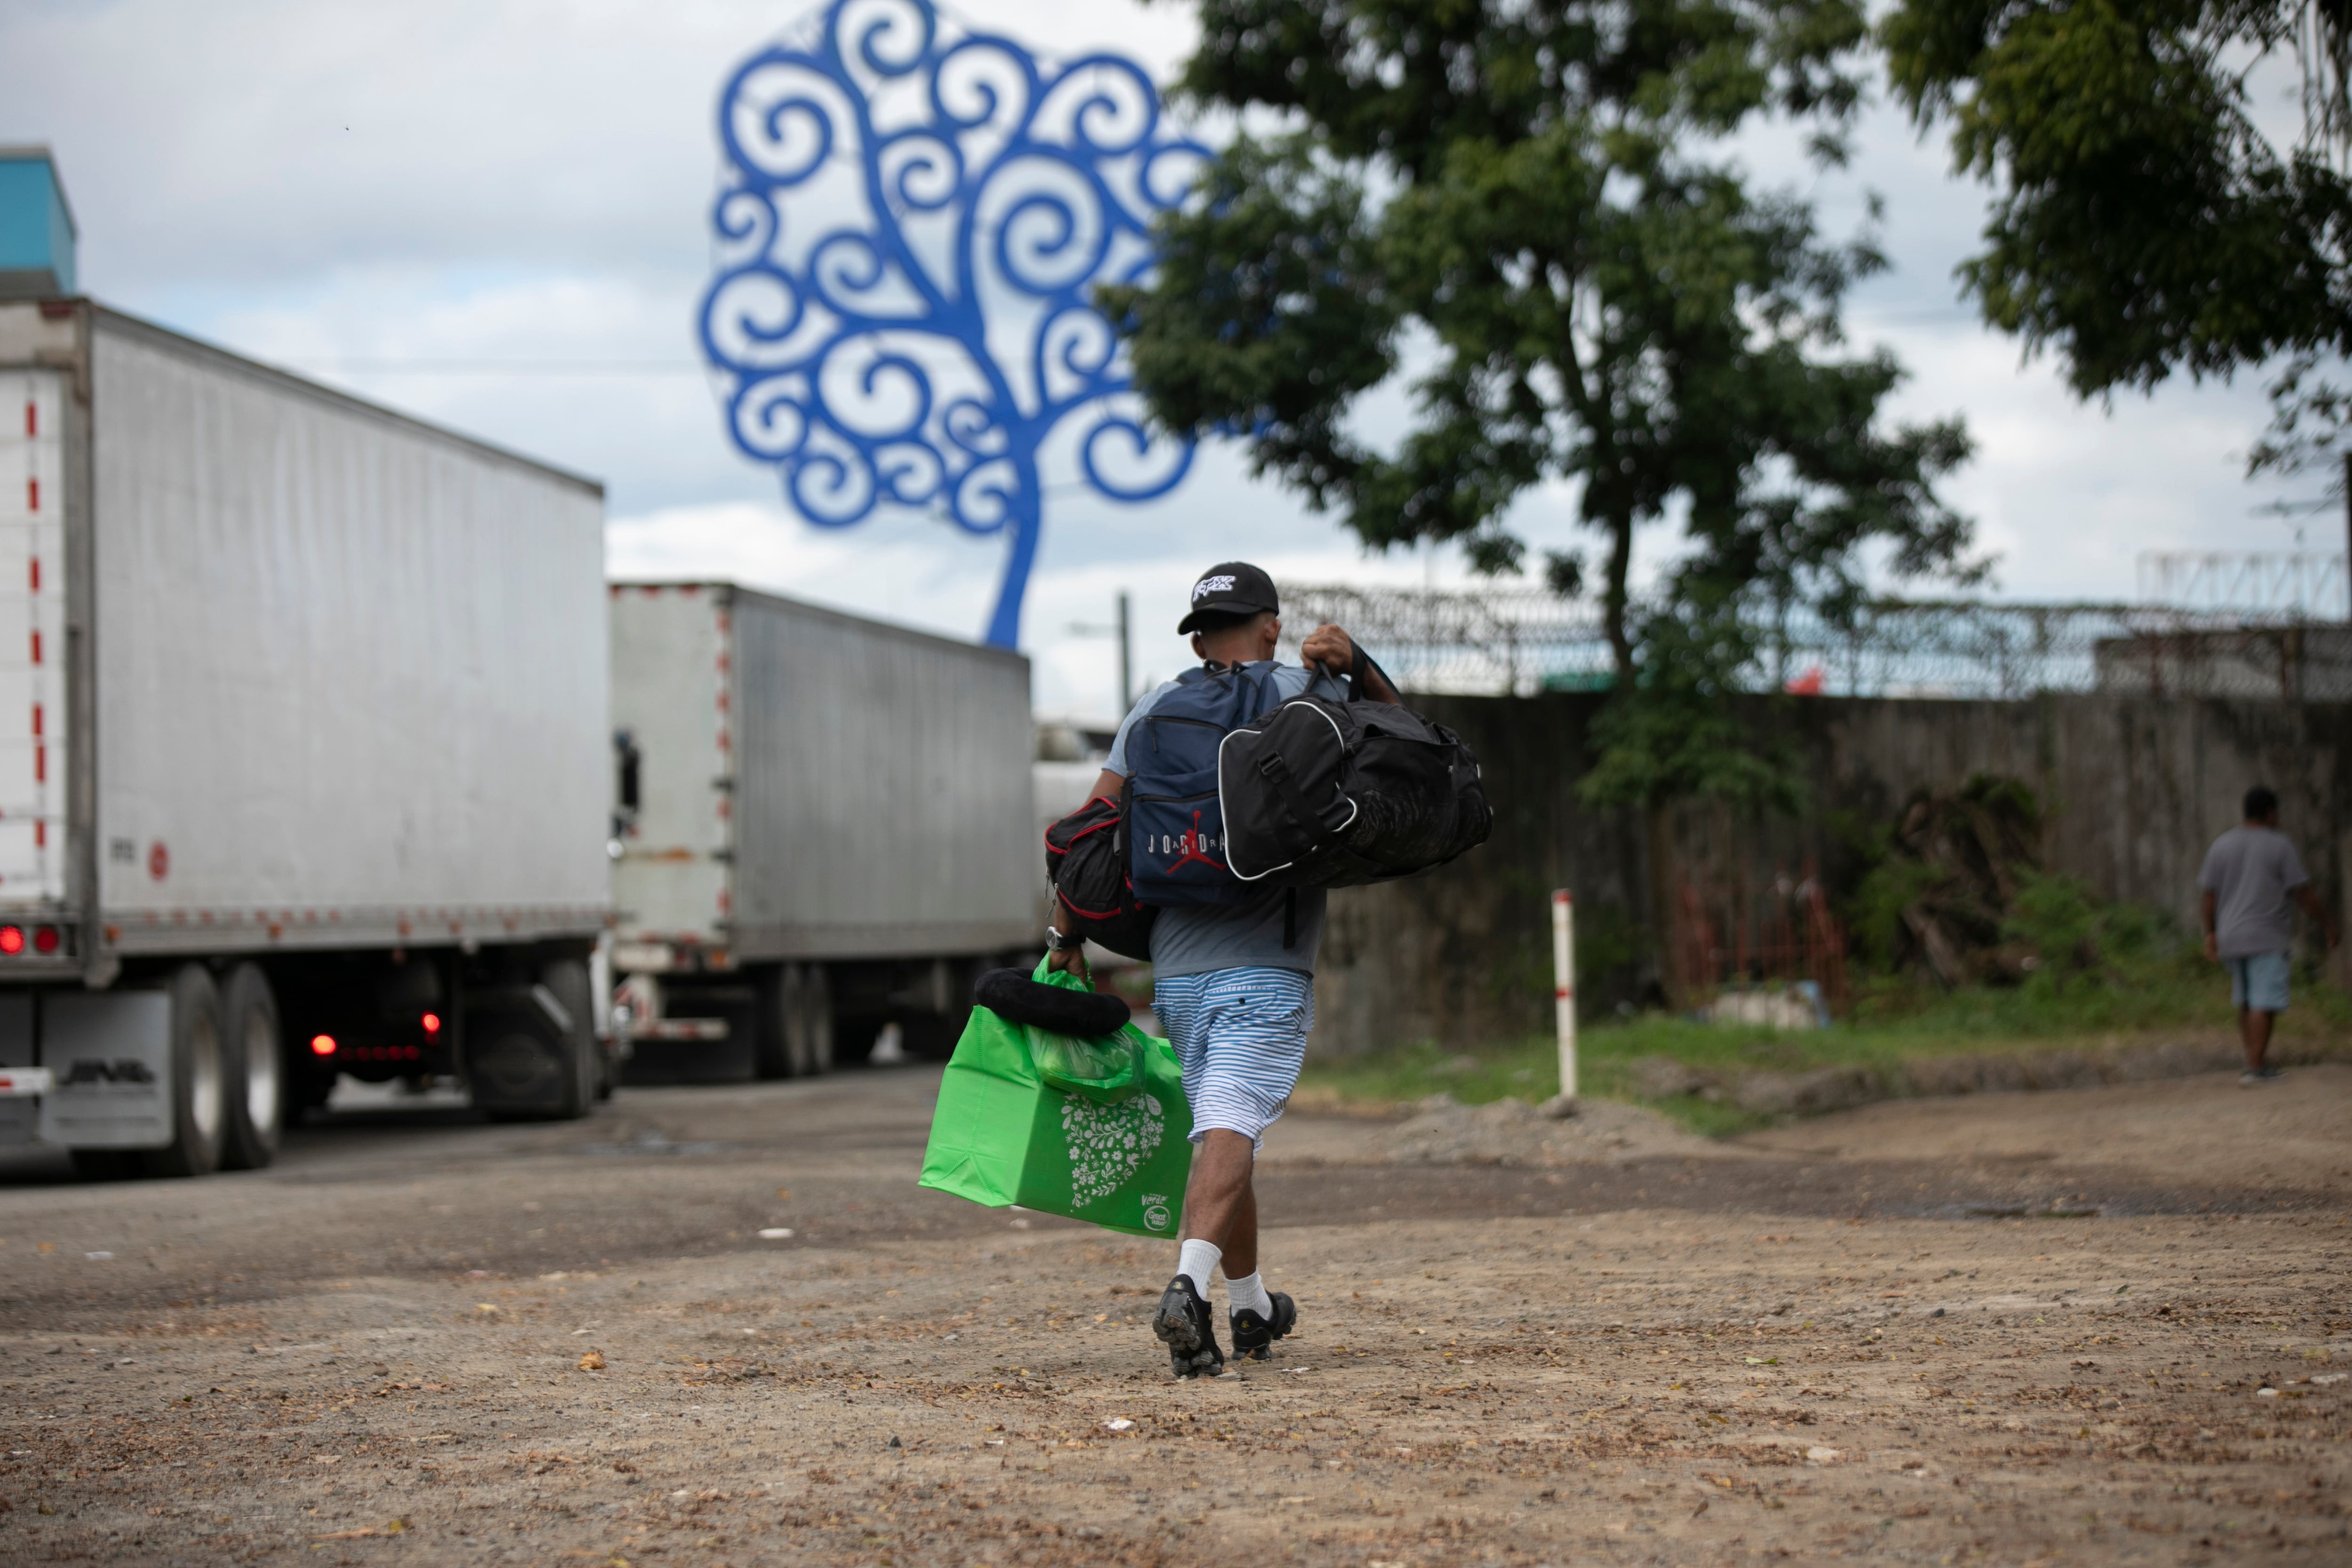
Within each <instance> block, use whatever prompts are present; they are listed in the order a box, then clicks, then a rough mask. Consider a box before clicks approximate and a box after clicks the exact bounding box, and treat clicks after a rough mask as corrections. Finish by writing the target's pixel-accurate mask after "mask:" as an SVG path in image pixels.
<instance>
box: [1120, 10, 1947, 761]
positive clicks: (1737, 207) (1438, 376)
mask: <svg viewBox="0 0 2352 1568" xmlns="http://www.w3.org/2000/svg"><path fill="white" fill-rule="evenodd" d="M1199 10H1200V18H1201V44H1200V47H1199V49H1198V51H1197V52H1196V53H1195V54H1194V55H1193V56H1192V58H1191V60H1190V61H1189V62H1188V63H1187V64H1186V66H1185V67H1184V69H1183V72H1182V76H1181V79H1180V81H1179V83H1178V89H1179V92H1180V93H1181V95H1182V96H1184V97H1187V98H1189V99H1190V100H1192V102H1193V103H1195V104H1197V105H1201V106H1205V107H1208V108H1211V109H1214V110H1227V111H1232V112H1234V114H1236V115H1237V116H1238V117H1239V120H1240V123H1241V124H1243V125H1244V127H1255V128H1258V130H1257V132H1255V133H1247V134H1242V135H1239V136H1237V137H1236V138H1235V139H1234V142H1232V144H1231V146H1230V147H1229V148H1228V149H1227V150H1226V151H1225V152H1224V153H1223V154H1222V155H1221V156H1220V157H1219V158H1218V159H1217V161H1216V162H1215V163H1214V164H1213V166H1212V168H1211V169H1210V170H1209V172H1208V174H1207V177H1206V179H1205V180H1204V181H1203V183H1202V189H1201V193H1200V196H1199V199H1198V200H1196V201H1195V202H1193V203H1192V205H1189V206H1187V207H1186V208H1185V209H1183V210H1182V211H1181V212H1179V213H1176V214H1172V215H1170V216H1168V217H1167V218H1166V219H1164V220H1163V222H1162V223H1161V226H1160V233H1159V244H1160V265H1159V268H1158V270H1157V272H1156V274H1155V275H1154V278H1153V279H1152V280H1151V282H1150V284H1149V285H1147V286H1144V287H1140V288H1129V289H1110V290H1107V291H1106V298H1105V304H1106V305H1107V307H1108V309H1109V310H1110V312H1111V314H1112V315H1113V317H1114V319H1115V320H1118V321H1120V322H1121V330H1122V331H1123V332H1124V333H1125V334H1126V335H1127V337H1128V338H1129V346H1130V350H1131V353H1132V354H1133V360H1134V365H1135V371H1136V378H1137V381H1138V384H1139V386H1140V387H1141V388H1142V390H1143V393H1144V395H1145V396H1146V397H1147V398H1148V400H1149V402H1150V406H1151V409H1152V412H1153V414H1154V416H1156V417H1157V418H1158V419H1159V420H1160V422H1161V423H1162V424H1164V425H1166V426H1171V427H1172V428H1174V429H1176V430H1179V431H1182V432H1186V433H1189V434H1192V435H1194V436H1196V437H1205V436H1209V435H1212V434H1216V433H1226V434H1231V435H1233V436H1234V437H1237V438H1238V439H1239V440H1241V441H1242V442H1243V443H1244V445H1245V447H1247V449H1248V452H1249V455H1250V458H1251V460H1252V462H1253V464H1254V465H1255V469H1256V471H1257V472H1259V473H1270V474H1273V475H1276V476H1277V477H1278V478H1280V479H1282V480H1283V481H1285V482H1286V483H1287V484H1289V485H1291V486H1293V487H1295V488H1296V489H1297V490H1298V491H1299V492H1300V493H1302V494H1303V495H1304V496H1305V497H1306V499H1307V500H1308V502H1309V503H1310V504H1311V505H1313V506H1314V507H1316V508H1318V509H1328V510H1334V511H1336V512H1338V513H1339V515H1340V516H1341V517H1342V518H1343V519H1344V521H1346V523H1347V524H1348V526H1349V528H1351V529H1352V530H1353V531H1355V532H1356V533H1357V534H1358V535H1359V536H1360V538H1361V539H1363V540H1364V541H1365V542H1367V543H1370V544H1372V545H1376V546H1381V547H1386V546H1391V545H1397V544H1411V543H1413V542H1419V541H1423V540H1438V541H1459V542H1462V544H1463V545H1464V546H1465V549H1466V551H1467V552H1468V554H1469V556H1470V559H1471V560H1472V562H1473V563H1475V565H1476V566H1478V567H1479V568H1481V569H1482V570H1486V571H1490V572H1502V571H1516V570H1520V569H1522V568H1523V564H1524V563H1523V556H1524V553H1525V550H1524V544H1523V542H1522V541H1521V540H1520V539H1518V538H1517V536H1516V535H1515V534H1514V533H1513V532H1512V531H1511V530H1510V528H1509V525H1508V521H1507V514H1508V512H1509V510H1510V509H1511V508H1512V506H1513V503H1514V502H1515V501H1516V500H1518V499H1519V498H1520V497H1521V495H1522V492H1524V491H1526V490H1527V489H1529V488H1530V487H1531V486H1535V485H1538V484H1540V483H1543V482H1546V481H1548V480H1549V481H1566V482H1567V483H1568V484H1569V485H1570V486H1572V487H1573V489H1574V491H1575V494H1576V498H1577V499H1576V500H1575V502H1574V505H1575V506H1576V508H1577V515H1578V517H1579V519H1580V521H1582V522H1584V523H1585V524H1587V525H1589V526H1590V527H1591V529H1592V530H1593V531H1596V532H1597V533H1598V535H1599V543H1600V546H1601V548H1600V552H1599V559H1598V562H1597V563H1596V565H1597V572H1596V573H1595V574H1594V575H1597V577H1598V582H1597V584H1594V585H1595V586H1597V588H1598V592H1599V595H1600V599H1601V606H1602V611H1603V619H1604V622H1605V625H1606V628H1607V634H1608V637H1609V641H1610V644H1611V646H1612V650H1613V655H1614V660H1615V666H1616V674H1617V680H1616V691H1617V698H1616V700H1615V701H1614V702H1613V703H1612V716H1611V719H1610V721H1609V722H1610V724H1611V726H1612V729H1611V730H1610V731H1609V733H1608V735H1607V736H1606V737H1605V740H1606V742H1607V746H1608V754H1607V758H1606V760H1605V761H1604V763H1603V768H1602V771H1601V773H1600V774H1599V775H1597V777H1596V789H1597V790H1598V792H1599V793H1600V794H1601V795H1603V796H1605V797H1606V798H1609V799H1612V800H1618V801H1625V802H1639V803H1642V804H1645V805H1657V804H1658V803H1660V802H1663V801H1664V800H1666V799H1670V798H1673V797H1675V796H1677V795H1685V794H1691V793H1712V794H1729V795H1743V796H1746V797H1748V798H1751V799H1752V798H1757V797H1758V796H1759V795H1771V794H1772V793H1774V792H1775V791H1776V790H1778V789H1780V788H1781V787H1782V785H1784V784H1785V778H1782V777H1780V775H1778V774H1777V773H1776V771H1775V769H1774V768H1773V767H1772V766H1771V765H1769V764H1770V758H1769V756H1768V755H1765V754H1763V753H1760V752H1758V751H1757V750H1756V749H1755V748H1753V747H1750V746H1747V745H1745V744H1744V743H1743V742H1742V741H1741V738H1740V733H1739V731H1738V726H1736V725H1733V724H1731V722H1730V721H1729V720H1728V718H1727V716H1726V710H1725V703H1724V701H1723V699H1724V698H1725V697H1726V696H1727V695H1728V694H1729V693H1730V691H1731V690H1732V689H1735V688H1736V687H1737V686H1738V684H1739V682H1740V679H1742V677H1741V671H1742V670H1744V669H1748V668H1752V666H1751V661H1752V658H1753V656H1754V653H1755V647H1754V646H1753V643H1754V639H1753V634H1752V633H1751V632H1750V631H1749V630H1748V627H1749V626H1750V625H1751V624H1752V622H1753V621H1754V620H1755V618H1756V617H1755V616H1754V614H1753V612H1754V610H1755V609H1756V607H1757V606H1758V605H1759V603H1762V604H1770V605H1789V604H1791V603H1799V602H1802V603H1810V604H1813V605H1820V606H1822V607H1823V608H1826V609H1829V610H1831V611H1832V613H1834V612H1835V610H1836V609H1837V608H1839V607H1840V606H1842V605H1851V604H1853V602H1854V601H1855V600H1856V599H1858V597H1859V596H1860V595H1861V593H1862V591H1863V584H1862V572H1861V567H1860V564H1859V563H1860V560H1861V557H1862V553H1863V552H1864V547H1865V546H1869V545H1873V544H1875V545H1879V546H1882V547H1883V550H1884V554H1885V558H1886V559H1887V560H1888V561H1890V562H1891V563H1892V565H1893V566H1894V568H1895V570H1896V571H1897V572H1899V573H1905V574H1927V573H1934V572H1938V571H1945V570H1949V569H1952V568H1954V567H1955V566H1956V564H1957V563H1959V562H1960V561H1961V559H1962V557H1963V555H1964V552H1965V551H1966V548H1967V544H1968V540H1969V528H1968V525H1967V523H1966V522H1965V521H1963V520H1962V519H1960V518H1959V517H1958V516H1956V515H1954V514H1953V513H1952V512H1951V511H1950V510H1948V509H1947V508H1945V507H1944V506H1943V505H1941V504H1940V503H1939V502H1938V501H1937V499H1936V497H1935V495H1934V493H1933V485H1934V481H1935V480H1936V479H1937V477H1938V476H1940V475H1941V474H1942V473H1944V472H1945V471H1946V470H1948V469H1949V468H1951V467H1952V466H1953V465H1955V464H1957V463H1958V462H1959V461H1960V460H1961V459H1962V458H1964V457H1965V456H1966V455H1967V452H1968V441H1967V437H1966V436H1965V434H1964V433H1963V432H1962V430H1961V428H1960V427H1959V426H1958V424H1957V423H1940V424H1929V425H1924V426H1902V427H1896V428H1892V429H1889V428H1886V427H1885V424H1884V422H1883V421H1882V418H1881V405H1882V404H1883V403H1884V401H1885V398H1886V396H1887V395H1888V394H1889V393H1890V392H1892V391H1893V390H1894V389H1895V386H1896V385H1897V384H1899V383H1900V381H1901V380H1902V374H1903V373H1902V371H1901V369H1900V368H1899V367H1898V366H1897V364H1896V363H1895V361H1894V360H1893V358H1892V357H1891V356H1889V355H1887V354H1885V353H1851V352H1848V351H1847V349H1846V347H1845V345H1844V342H1843V335H1842V333H1841V331H1840V324H1839V305H1840V301H1841V300H1842V298H1843V295H1844V293H1845V291H1846V289H1848V288H1849V287H1850V286H1851V285H1852V284H1853V282H1854V281H1855V280H1856V279H1859V278H1862V277H1864V276H1866V275H1867V274H1869V273H1871V272H1873V271H1874V270H1876V269H1877V268H1880V267H1882V266H1883V265H1884V262H1883V260H1882V258H1880V256H1879V255H1878V253H1877V252H1876V250H1875V249H1874V248H1873V247H1872V246H1871V245H1869V244H1868V243H1866V242H1863V243H1854V244H1848V245H1842V246H1840V245H1831V244H1827V243H1824V242H1823V241H1822V238H1821V237H1820V235H1819V233H1818V231H1817V228H1816V226H1815V223H1814V219H1813V216H1812V214H1811V210H1810V209H1809V208H1808V207H1807V206H1806V205H1804V204H1802V203H1801V202H1799V201H1797V200H1795V199H1793V198H1790V197H1789V196H1786V195H1769V194H1759V193H1758V192H1757V191H1756V190H1754V189H1752V188H1751V187H1750V184H1749V183H1748V180H1747V179H1746V178H1745V177H1744V176H1743V174H1742V173H1741V172H1740V169H1739V167H1738V164H1737V163H1736V162H1735V161H1734V160H1733V158H1732V157H1731V155H1730V154H1729V153H1727V151H1726V148H1725V143H1724V138H1726V137H1727V136H1729V135H1731V134H1732V133H1733V132H1737V131H1738V130H1739V129H1741V128H1742V127H1743V126H1745V125H1748V123H1750V122H1751V121H1757V120H1759V119H1760V118H1763V117H1767V116H1784V117H1787V118H1789V119H1790V120H1792V121H1798V122H1800V123H1802V124H1804V125H1805V126H1807V127H1808V128H1809V129H1810V131H1811V133H1812V141H1813V146H1814V151H1815V152H1816V153H1817V154H1818V155H1819V156H1820V157H1821V158H1822V159H1825V160H1835V159H1837V158H1839V157H1841V156H1842V155H1843V143H1842V141H1841V136H1842V133H1843V130H1844V128H1845V126H1846V124H1847V123H1848V121H1849V119H1850V117H1851V114H1852V111H1853V108H1854V105H1855V103H1856V102H1857V100H1858V95H1859V91H1860V87H1859V83H1858V80H1857V79H1856V77H1855V75H1854V74H1853V66H1854V62H1855V61H1856V59H1857V58H1858V51H1859V50H1861V49H1862V48H1863V47H1864V44H1865V42H1866V35H1865V28H1864V21H1863V16H1862V12H1861V9H1860V7H1859V6H1857V5H1853V4H1850V3H1848V0H1585V3H1581V4H1560V3H1559V0H1200V4H1199ZM1409 343H1412V344H1427V345H1429V352H1428V353H1427V354H1426V361H1427V363H1425V364H1424V363H1423V358H1424V356H1423V351H1422V350H1421V349H1420V348H1418V347H1416V348H1414V349H1413V350H1412V353H1411V354H1410V357H1411V358H1412V360H1413V362H1414V365H1413V368H1414V370H1415V372H1416V379H1415V381H1414V383H1413V399H1414V416H1413V420H1412V428H1411V430H1410V432H1409V433H1408V434H1407V435H1406V436H1405V437H1404V438H1403V439H1402V442H1401V443H1399V444H1397V445H1396V446H1395V447H1394V448H1393V449H1392V450H1381V449H1376V448H1374V447H1372V446H1371V445H1370V444H1369V443H1367V442H1365V441H1364V440H1362V439H1360V437H1358V436H1357V435H1356V434H1355V433H1354V432H1353V430H1352V428H1351V425H1350V419H1349V416H1350V414H1351V411H1352V410H1353V409H1354V407H1355V405H1356V404H1357V402H1358V400H1359V399H1360V398H1361V397H1362V396H1363V395H1364V394H1366V393H1367V392H1369V391H1370V390H1371V389H1372V388H1374V387H1376V386H1378V385H1380V384H1381V383H1383V382H1385V381H1387V380H1389V378H1390V377H1391V376H1392V375H1395V374H1398V373H1399V371H1400V367H1401V366H1402V365H1403V364H1404V363H1405V362H1406V360H1407V358H1408V357H1409V354H1408V349H1407V345H1408V344H1409ZM1669 519H1673V520H1676V521H1679V522H1680V524H1681V527H1682V529H1683V531H1684V533H1685V544H1686V547H1687V548H1686V550H1685V553H1684V554H1683V556H1682V558H1681V562H1680V564H1679V565H1678V566H1677V567H1676V568H1675V572H1674V573H1673V574H1672V575H1671V578H1670V580H1669V582H1668V584H1667V592H1666V593H1665V595H1664V600H1663V602H1662V603H1661V604H1660V605H1659V606H1658V607H1657V608H1656V610H1655V612H1654V613H1653V614H1648V615H1644V614H1642V613H1640V612H1639V611H1638V610H1637V607H1636V606H1635V605H1634V604H1633V600H1632V596H1631V595H1630V594H1629V592H1628V583H1629V575H1630V572H1631V568H1632V565H1633V551H1634V544H1635V539H1636V535H1637V533H1638V532H1640V531H1642V530H1643V528H1644V527H1646V526H1648V525H1651V524H1654V523H1658V522H1660V521H1665V520H1669ZM1547 570H1548V574H1549V577H1550V579H1551V581H1552V583H1553V584H1554V585H1555V586H1556V587H1559V588H1560V589H1562V590H1563V591H1569V592H1575V591H1579V590H1580V589H1581V588H1582V587H1583V586H1585V579H1586V577H1587V575H1588V574H1587V572H1586V567H1585V561H1584V558H1583V556H1582V554H1581V553H1580V552H1561V553H1557V554H1555V555H1554V556H1553V557H1552V558H1551V559H1550V561H1549V563H1548V565H1547ZM1694 721H1703V722H1700V723H1697V724H1696V727H1694Z"/></svg>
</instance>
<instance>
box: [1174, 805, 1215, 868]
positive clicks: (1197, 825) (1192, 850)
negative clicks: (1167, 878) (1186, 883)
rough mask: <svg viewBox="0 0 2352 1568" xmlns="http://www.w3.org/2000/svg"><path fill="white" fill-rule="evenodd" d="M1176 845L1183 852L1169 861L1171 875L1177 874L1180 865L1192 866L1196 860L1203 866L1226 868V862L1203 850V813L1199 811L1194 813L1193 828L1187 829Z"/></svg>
mask: <svg viewBox="0 0 2352 1568" xmlns="http://www.w3.org/2000/svg"><path fill="white" fill-rule="evenodd" d="M1176 847H1177V848H1178V849H1180V850H1181V851H1182V853H1181V854H1180V855H1178V856H1177V857H1176V858H1175V859H1173V860H1171V861H1170V862H1168V870H1169V874H1170V875H1171V876H1173V875H1174V874H1175V872H1176V870H1177V868H1179V867H1182V866H1190V865H1192V864H1195V863H1196V862H1197V863H1198V864H1200V865H1202V866H1208V867H1212V868H1215V869H1217V870H1220V871H1222V870H1223V869H1224V868H1225V863H1224V862H1223V861H1222V860H1212V859H1211V858H1209V857H1208V856H1206V855H1204V854H1202V852H1201V814H1200V813H1199V812H1197V811H1196V812H1194V813H1193V814H1192V827H1191V829H1190V830H1189V831H1187V832H1186V833H1185V834H1184V836H1183V837H1181V838H1179V839H1177V840H1176Z"/></svg>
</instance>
